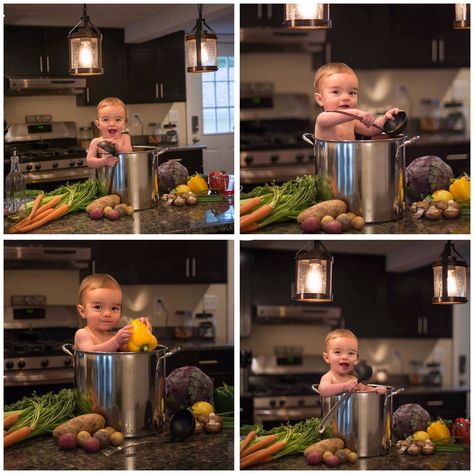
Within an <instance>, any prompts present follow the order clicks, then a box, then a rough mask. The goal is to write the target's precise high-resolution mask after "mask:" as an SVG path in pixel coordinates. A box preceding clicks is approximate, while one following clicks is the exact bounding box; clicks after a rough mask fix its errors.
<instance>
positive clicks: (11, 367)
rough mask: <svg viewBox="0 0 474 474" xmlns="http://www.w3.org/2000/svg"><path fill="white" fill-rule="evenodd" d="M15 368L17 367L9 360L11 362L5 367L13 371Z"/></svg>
mask: <svg viewBox="0 0 474 474" xmlns="http://www.w3.org/2000/svg"><path fill="white" fill-rule="evenodd" d="M14 366H15V364H14V363H13V362H12V361H11V360H9V361H8V362H7V363H6V364H5V367H6V368H7V369H13V367H14Z"/></svg>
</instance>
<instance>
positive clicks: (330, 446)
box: [304, 438, 344, 456]
mask: <svg viewBox="0 0 474 474" xmlns="http://www.w3.org/2000/svg"><path fill="white" fill-rule="evenodd" d="M339 449H344V441H343V440H342V439H339V438H327V439H323V440H322V441H318V442H317V443H314V444H312V445H311V446H308V447H307V448H306V449H305V451H304V455H305V456H308V455H309V453H311V452H312V451H317V452H319V453H320V454H321V455H322V454H323V453H324V451H331V452H332V453H335V452H336V451H338V450H339Z"/></svg>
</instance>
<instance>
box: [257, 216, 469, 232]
mask: <svg viewBox="0 0 474 474" xmlns="http://www.w3.org/2000/svg"><path fill="white" fill-rule="evenodd" d="M470 222H471V221H470V218H469V216H464V217H460V218H458V219H451V220H448V219H441V220H438V221H430V220H428V219H423V218H422V219H416V218H415V217H414V216H413V215H412V214H411V213H410V212H405V215H404V216H403V218H401V219H398V220H396V221H391V222H383V223H380V224H366V225H365V226H364V228H363V229H362V230H361V231H357V230H351V231H349V232H346V234H469V233H470V225H471V224H470ZM256 233H258V234H302V233H303V232H302V230H301V228H300V225H299V224H298V223H297V222H296V221H292V222H284V223H279V224H273V225H269V226H268V227H264V228H263V229H260V230H259V231H257V232H256Z"/></svg>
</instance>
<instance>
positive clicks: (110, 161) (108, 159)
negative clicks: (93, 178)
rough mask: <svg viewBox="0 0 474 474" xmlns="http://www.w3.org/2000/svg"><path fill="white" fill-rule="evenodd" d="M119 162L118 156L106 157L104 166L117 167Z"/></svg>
mask: <svg viewBox="0 0 474 474" xmlns="http://www.w3.org/2000/svg"><path fill="white" fill-rule="evenodd" d="M117 161H118V158H117V157H116V156H113V155H106V156H105V157H104V166H115V164H116V163H117Z"/></svg>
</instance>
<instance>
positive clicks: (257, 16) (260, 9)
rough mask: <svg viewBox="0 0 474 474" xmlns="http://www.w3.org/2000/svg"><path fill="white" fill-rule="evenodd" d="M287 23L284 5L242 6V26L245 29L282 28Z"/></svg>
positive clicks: (260, 4)
mask: <svg viewBox="0 0 474 474" xmlns="http://www.w3.org/2000/svg"><path fill="white" fill-rule="evenodd" d="M284 21H285V5H284V4H262V3H259V4H242V5H240V24H241V26H242V27H245V28H253V27H273V28H282V25H283V22H284Z"/></svg>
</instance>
